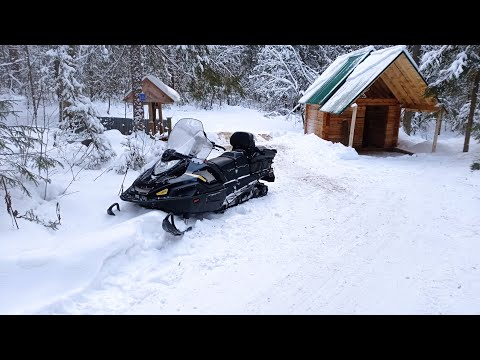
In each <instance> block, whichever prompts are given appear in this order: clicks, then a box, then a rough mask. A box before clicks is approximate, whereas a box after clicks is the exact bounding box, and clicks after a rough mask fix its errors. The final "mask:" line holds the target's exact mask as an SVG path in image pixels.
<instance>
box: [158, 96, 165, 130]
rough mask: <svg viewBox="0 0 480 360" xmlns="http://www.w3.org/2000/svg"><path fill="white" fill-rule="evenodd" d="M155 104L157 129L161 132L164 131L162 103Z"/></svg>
mask: <svg viewBox="0 0 480 360" xmlns="http://www.w3.org/2000/svg"><path fill="white" fill-rule="evenodd" d="M157 105H158V120H159V122H160V125H159V130H160V134H163V133H164V132H165V129H164V128H163V114H162V104H161V103H157Z"/></svg>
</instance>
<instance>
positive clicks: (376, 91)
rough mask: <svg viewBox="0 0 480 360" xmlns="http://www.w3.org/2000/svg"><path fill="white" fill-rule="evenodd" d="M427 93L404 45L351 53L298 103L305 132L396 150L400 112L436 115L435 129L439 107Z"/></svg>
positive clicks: (364, 146)
mask: <svg viewBox="0 0 480 360" xmlns="http://www.w3.org/2000/svg"><path fill="white" fill-rule="evenodd" d="M426 89H427V83H426V81H425V79H424V78H423V77H422V75H421V74H420V72H419V69H418V66H417V64H416V63H415V62H414V61H413V59H412V58H411V56H410V54H409V53H408V51H407V49H406V46H393V47H389V48H386V49H382V50H378V51H377V50H375V48H374V47H373V46H368V47H365V48H363V49H360V50H356V51H353V52H351V53H348V54H345V55H342V56H340V57H338V58H337V59H336V60H335V61H334V62H333V63H332V64H330V66H329V67H328V68H327V69H326V70H325V71H324V72H323V73H322V74H321V75H320V76H319V78H318V79H317V80H316V81H315V82H314V83H313V84H312V85H311V86H310V87H309V88H308V89H307V90H306V91H305V93H304V95H303V96H302V98H301V99H300V100H299V102H300V103H303V104H306V105H305V127H304V130H305V133H306V134H307V133H314V134H316V135H318V136H319V137H321V138H322V139H325V140H329V141H333V142H341V143H343V144H344V145H346V146H347V145H348V146H350V147H355V148H357V149H363V150H365V149H366V150H368V149H395V148H396V146H397V144H398V131H399V127H400V114H401V109H405V110H410V111H422V112H438V114H439V116H438V118H437V127H438V126H439V122H440V116H441V111H439V110H441V104H439V102H438V99H436V98H435V97H433V96H426V95H425V90H426ZM437 135H438V130H436V133H435V138H434V148H435V146H436V140H437ZM434 148H433V149H432V151H435V149H434Z"/></svg>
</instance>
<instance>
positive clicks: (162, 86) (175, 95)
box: [142, 75, 180, 101]
mask: <svg viewBox="0 0 480 360" xmlns="http://www.w3.org/2000/svg"><path fill="white" fill-rule="evenodd" d="M145 79H148V80H150V81H151V82H152V83H153V84H155V86H156V87H158V88H159V89H160V90H162V91H163V92H164V93H165V94H166V95H168V96H169V97H170V98H171V99H172V100H173V101H180V95H179V94H178V92H176V91H175V90H173V89H172V88H171V87H170V86H168V85H166V84H164V83H163V82H162V81H160V79H159V78H157V77H155V76H153V75H147V76H145V77H144V78H143V79H142V81H143V80H145Z"/></svg>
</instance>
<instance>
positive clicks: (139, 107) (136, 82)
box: [130, 45, 145, 132]
mask: <svg viewBox="0 0 480 360" xmlns="http://www.w3.org/2000/svg"><path fill="white" fill-rule="evenodd" d="M130 74H131V77H132V93H133V131H134V132H136V131H143V130H144V129H145V125H144V123H143V117H144V114H143V104H142V101H141V100H140V94H141V93H142V79H143V63H142V46H141V45H130Z"/></svg>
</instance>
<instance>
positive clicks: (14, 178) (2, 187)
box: [0, 100, 61, 228]
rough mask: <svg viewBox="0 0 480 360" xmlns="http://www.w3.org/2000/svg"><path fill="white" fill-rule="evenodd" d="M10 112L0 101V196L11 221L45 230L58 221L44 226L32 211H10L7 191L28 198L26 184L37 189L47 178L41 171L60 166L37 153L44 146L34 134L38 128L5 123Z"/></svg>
mask: <svg viewBox="0 0 480 360" xmlns="http://www.w3.org/2000/svg"><path fill="white" fill-rule="evenodd" d="M12 112H13V107H12V104H11V102H10V101H8V100H0V193H3V194H4V197H5V201H6V204H7V210H8V213H9V214H10V215H11V216H12V218H13V219H15V218H23V219H26V220H30V221H34V222H37V223H40V224H43V225H45V226H48V227H52V226H54V227H55V226H56V225H58V224H59V222H58V224H57V222H49V224H47V223H45V222H44V221H42V220H41V219H39V218H38V216H36V215H35V214H34V213H33V210H28V211H27V213H26V214H24V215H19V214H18V212H17V211H15V210H14V208H13V206H14V205H12V201H11V197H10V193H9V189H14V188H19V189H20V190H21V191H22V192H23V193H24V194H26V195H27V196H29V197H30V196H31V193H30V191H29V190H28V184H29V183H31V184H33V185H36V186H38V185H39V182H40V181H42V182H45V183H49V182H50V179H49V178H48V177H45V176H43V174H44V172H43V171H45V170H48V169H50V168H53V167H55V166H56V165H61V164H60V163H59V162H58V161H56V160H54V159H52V158H50V157H49V156H48V155H47V153H46V152H41V151H40V152H39V151H38V148H39V147H40V145H43V146H45V144H43V143H42V138H41V137H39V136H37V134H36V131H38V129H36V128H31V127H29V126H25V125H22V126H18V125H8V124H7V123H6V119H7V116H8V115H9V114H11V113H12ZM15 222H16V220H15ZM17 227H18V225H17ZM52 228H53V227H52Z"/></svg>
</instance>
